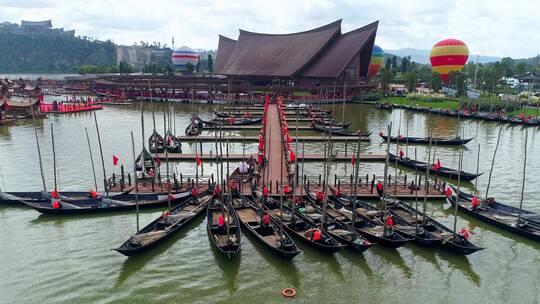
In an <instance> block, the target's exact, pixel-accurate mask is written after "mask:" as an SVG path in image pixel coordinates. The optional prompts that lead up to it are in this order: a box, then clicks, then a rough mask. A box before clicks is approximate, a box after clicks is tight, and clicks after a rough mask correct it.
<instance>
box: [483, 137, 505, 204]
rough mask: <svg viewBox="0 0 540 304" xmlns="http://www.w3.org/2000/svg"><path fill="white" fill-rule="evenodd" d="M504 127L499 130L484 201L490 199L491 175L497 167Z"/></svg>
mask: <svg viewBox="0 0 540 304" xmlns="http://www.w3.org/2000/svg"><path fill="white" fill-rule="evenodd" d="M501 132H502V127H500V128H499V135H498V136H497V144H496V145H495V152H493V158H492V159H491V169H489V178H488V184H487V189H486V196H485V198H484V199H487V198H488V195H489V186H490V185H491V174H492V173H493V166H494V165H495V156H496V155H497V150H499V142H500V140H501Z"/></svg>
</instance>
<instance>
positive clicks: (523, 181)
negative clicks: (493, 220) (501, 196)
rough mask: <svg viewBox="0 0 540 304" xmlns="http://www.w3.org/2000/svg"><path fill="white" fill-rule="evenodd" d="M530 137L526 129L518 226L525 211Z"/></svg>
mask: <svg viewBox="0 0 540 304" xmlns="http://www.w3.org/2000/svg"><path fill="white" fill-rule="evenodd" d="M528 139H529V129H525V147H524V149H525V152H524V154H525V155H524V158H523V178H522V181H521V197H520V199H519V212H518V219H517V227H518V228H519V225H520V224H521V214H522V213H523V195H524V193H525V170H526V169H527V143H528Z"/></svg>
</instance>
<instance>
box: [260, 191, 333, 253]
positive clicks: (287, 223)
mask: <svg viewBox="0 0 540 304" xmlns="http://www.w3.org/2000/svg"><path fill="white" fill-rule="evenodd" d="M255 197H257V200H258V202H260V203H262V204H263V206H264V208H265V209H266V210H267V211H268V212H269V213H270V216H272V218H274V219H275V220H276V221H277V222H278V223H279V225H281V224H282V225H283V227H284V228H285V229H286V230H287V231H288V232H290V233H291V234H292V235H293V236H296V237H298V238H299V239H300V240H302V241H304V242H305V243H307V244H309V245H310V246H312V247H313V248H316V249H318V250H321V251H323V252H326V253H334V252H337V251H339V250H340V249H341V248H342V245H341V244H340V243H339V242H338V241H337V240H336V239H334V238H333V237H332V236H331V235H330V234H328V233H326V232H324V231H321V239H320V240H319V241H315V240H313V232H314V230H316V229H317V230H318V227H317V226H316V225H315V224H314V223H313V222H312V221H310V220H307V219H306V218H298V217H296V218H295V221H294V222H293V221H292V215H291V212H290V211H287V209H286V208H285V206H284V208H283V214H281V210H280V208H279V203H278V202H276V201H275V200H274V199H273V198H270V197H268V198H265V199H263V198H262V195H261V193H259V192H257V193H255Z"/></svg>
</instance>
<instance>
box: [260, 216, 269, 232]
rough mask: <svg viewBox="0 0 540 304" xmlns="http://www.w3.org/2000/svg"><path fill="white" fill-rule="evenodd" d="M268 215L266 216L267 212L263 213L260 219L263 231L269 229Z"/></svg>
mask: <svg viewBox="0 0 540 304" xmlns="http://www.w3.org/2000/svg"><path fill="white" fill-rule="evenodd" d="M270 220H271V218H270V214H268V213H267V212H265V213H264V215H263V217H262V228H263V231H268V230H269V229H270Z"/></svg>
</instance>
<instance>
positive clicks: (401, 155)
mask: <svg viewBox="0 0 540 304" xmlns="http://www.w3.org/2000/svg"><path fill="white" fill-rule="evenodd" d="M403 156H405V153H404V152H403V150H401V149H400V150H399V158H400V159H403Z"/></svg>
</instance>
